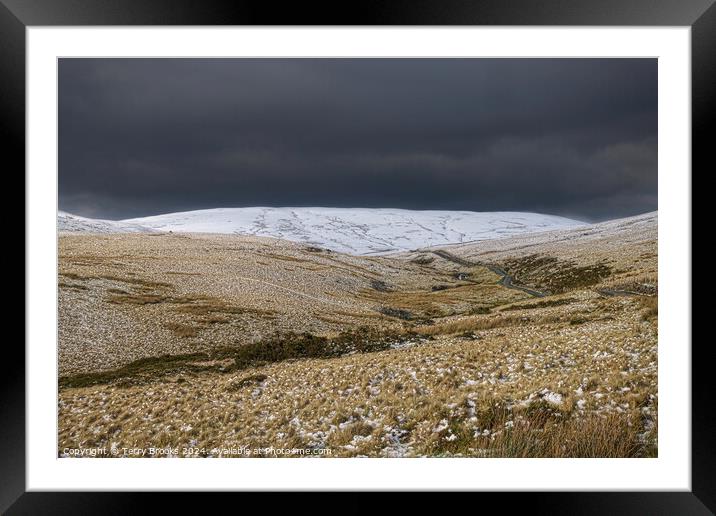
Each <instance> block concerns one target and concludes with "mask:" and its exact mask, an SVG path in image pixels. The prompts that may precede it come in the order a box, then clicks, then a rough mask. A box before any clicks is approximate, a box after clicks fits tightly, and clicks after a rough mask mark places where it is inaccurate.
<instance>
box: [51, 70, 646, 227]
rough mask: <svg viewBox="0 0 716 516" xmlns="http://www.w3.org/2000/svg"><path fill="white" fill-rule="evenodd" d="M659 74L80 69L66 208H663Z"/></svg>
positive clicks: (65, 149)
mask: <svg viewBox="0 0 716 516" xmlns="http://www.w3.org/2000/svg"><path fill="white" fill-rule="evenodd" d="M656 137H657V63H656V60H653V59H649V60H640V59H346V60H337V59H198V60H192V59H62V60H61V61H60V66H59V144H60V153H59V190H60V208H61V209H64V210H67V211H70V212H74V213H78V214H81V215H87V216H99V217H106V218H126V217H133V216H141V215H150V214H157V213H163V212H169V211H179V210H190V209H198V208H210V207H233V206H359V207H393V208H412V209H464V210H474V211H491V210H514V211H538V212H545V213H555V214H564V215H568V216H573V217H576V218H583V219H605V218H613V217H617V216H624V215H629V214H636V213H641V212H644V211H650V210H655V209H656V207H657V204H656V194H657V160H656V156H657V140H656Z"/></svg>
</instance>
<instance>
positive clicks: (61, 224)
mask: <svg viewBox="0 0 716 516" xmlns="http://www.w3.org/2000/svg"><path fill="white" fill-rule="evenodd" d="M57 229H58V230H59V231H69V232H82V233H146V232H152V231H154V230H153V229H151V228H146V227H142V226H140V225H139V224H131V223H126V222H119V221H115V220H101V219H88V218H86V217H80V216H78V215H72V214H71V213H67V212H65V211H58V212H57Z"/></svg>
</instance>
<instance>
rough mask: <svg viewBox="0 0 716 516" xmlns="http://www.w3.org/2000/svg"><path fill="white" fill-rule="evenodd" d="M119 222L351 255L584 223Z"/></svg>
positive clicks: (197, 216)
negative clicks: (314, 247) (270, 239)
mask: <svg viewBox="0 0 716 516" xmlns="http://www.w3.org/2000/svg"><path fill="white" fill-rule="evenodd" d="M122 223H123V224H133V225H140V226H143V227H148V228H152V229H154V230H159V231H174V232H193V233H234V234H239V235H257V236H268V237H275V238H283V239H286V240H291V241H294V242H302V243H306V244H312V245H317V246H323V247H327V248H329V249H332V250H334V251H340V252H346V253H351V254H373V253H386V252H392V251H403V250H410V249H416V248H419V247H427V246H436V245H445V244H455V243H462V242H470V241H476V240H485V239H493V238H503V237H509V236H514V235H520V234H524V233H530V232H534V231H547V230H552V229H566V228H573V227H578V226H584V225H585V223H583V222H578V221H575V220H571V219H567V218H563V217H557V216H553V215H540V214H537V213H519V212H485V213H478V212H470V211H414V210H398V209H370V208H220V209H212V210H199V211H188V212H181V213H170V214H166V215H157V216H153V217H143V218H137V219H128V220H124V221H122Z"/></svg>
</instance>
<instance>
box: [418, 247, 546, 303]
mask: <svg viewBox="0 0 716 516" xmlns="http://www.w3.org/2000/svg"><path fill="white" fill-rule="evenodd" d="M430 252H431V253H433V254H434V255H436V256H439V257H440V258H442V259H443V260H448V261H451V262H453V263H457V264H458V265H462V266H464V267H487V268H488V269H489V270H491V271H492V272H494V273H495V274H497V275H498V276H500V281H499V284H500V285H502V286H503V287H506V288H511V289H513V290H521V291H522V292H526V293H527V294H529V295H531V296H533V297H545V296H546V295H547V294H545V293H544V292H540V291H539V290H535V289H533V288H529V287H525V286H522V285H515V283H514V279H515V278H514V277H513V276H510V275H509V274H508V273H507V271H506V270H505V269H503V268H502V267H500V266H498V265H493V264H490V263H480V262H471V261H469V260H465V259H464V258H460V257H459V256H455V255H454V254H452V253H449V252H447V251H445V250H443V249H438V250H435V251H430Z"/></svg>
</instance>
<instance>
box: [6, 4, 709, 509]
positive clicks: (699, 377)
mask: <svg viewBox="0 0 716 516" xmlns="http://www.w3.org/2000/svg"><path fill="white" fill-rule="evenodd" d="M713 4H714V0H661V1H656V0H651V1H650V0H601V1H594V0H592V1H588V0H540V1H539V2H537V1H534V0H489V1H476V0H399V1H398V0H394V1H385V2H383V3H380V2H376V1H366V2H351V3H346V2H334V3H332V4H330V5H321V4H318V3H315V4H307V3H297V2H296V3H288V2H287V3H286V5H282V6H280V8H279V7H278V6H276V5H274V4H273V3H272V2H268V1H264V2H258V1H240V0H237V1H228V0H220V1H209V0H205V1H192V0H153V1H150V0H0V119H1V120H2V123H1V124H0V136H2V142H3V143H4V147H5V152H4V160H3V162H4V163H5V164H6V166H5V167H4V168H5V174H6V175H10V173H15V171H19V170H24V167H25V29H26V28H27V27H31V26H46V25H54V26H64V25H75V26H79V25H159V26H161V25H337V26H343V25H463V26H464V25H575V26H587V25H602V26H690V27H691V37H692V52H691V58H692V65H691V71H692V163H693V165H692V169H693V168H698V169H701V170H702V173H705V171H706V170H707V167H708V169H710V170H713V168H714V167H713V165H714V164H713V161H714V160H713V157H712V156H713V152H712V151H711V149H710V148H709V147H710V146H711V142H710V141H709V139H708V135H709V134H713V132H714V131H713V130H714V129H715V128H714V125H715V124H714V121H713V112H714V109H713V107H714V103H715V102H716V100H715V99H716V88H714V85H716V59H715V57H716V6H714V5H713ZM709 114H711V117H709ZM675 173H678V172H675ZM691 174H692V176H691V177H693V172H692V173H691ZM25 259H26V260H27V259H28V257H27V256H25ZM25 270H26V274H27V269H25ZM26 279H27V277H26ZM687 279H688V281H689V282H690V283H689V284H691V278H690V277H689V278H687ZM682 344H683V345H684V346H689V345H691V344H692V343H691V342H684V343H682ZM7 347H14V348H15V349H14V353H15V356H12V352H11V353H10V356H8V357H5V360H7V361H9V362H10V363H12V364H14V367H5V368H4V370H3V374H2V375H0V382H2V383H1V386H2V391H1V392H0V422H1V424H0V450H1V451H0V512H3V511H6V513H7V514H10V515H14V514H130V513H131V514H133V513H136V512H139V511H141V509H142V508H150V507H151V506H152V505H153V504H151V503H150V502H151V501H154V500H148V498H149V497H161V498H162V500H161V503H162V504H167V505H165V506H164V510H165V511H168V510H171V509H170V508H169V506H171V505H174V506H176V507H181V508H183V509H185V510H186V509H188V508H189V507H190V506H189V505H188V504H187V498H186V496H184V495H182V494H179V493H174V494H167V493H163V494H147V493H143V494H138V493H133V494H129V493H118V492H113V493H39V492H29V493H28V492H25V473H26V466H25V444H26V443H25V394H24V393H25V370H24V368H22V367H19V364H24V360H25V355H24V351H23V350H21V349H20V346H19V344H17V343H15V342H12V339H8V340H7V342H6V348H7ZM711 349H712V348H711V343H710V339H704V340H700V341H697V342H694V343H693V345H692V347H691V353H692V456H691V464H692V474H691V480H692V491H690V492H638V493H628V492H610V493H593V492H592V493H519V494H518V493H509V494H505V493H503V494H496V493H484V494H480V496H481V497H485V498H488V500H487V501H494V502H497V503H501V502H504V501H505V500H501V499H504V498H507V497H509V498H510V505H511V506H513V507H514V503H515V502H518V503H520V504H522V503H524V504H529V510H530V512H536V513H538V514H539V513H549V514H575V513H579V514H684V515H685V514H712V513H714V511H716V489H714V486H716V481H715V480H714V479H716V447H715V446H714V438H713V436H714V435H716V425H714V416H713V411H712V410H711V407H712V404H713V402H712V399H711V394H712V392H713V383H712V379H711V377H712V375H711V374H710V369H711V368H712V364H713V361H712V360H710V359H711V358H712V355H713V351H711ZM357 496H358V495H356V494H354V495H352V497H353V498H356V501H357ZM222 498H223V497H222ZM275 500H280V497H279V498H276V499H275ZM293 503H295V501H294V502H293ZM351 505H352V506H354V507H355V506H356V505H360V504H358V503H356V504H351V503H348V504H347V506H351ZM329 507H330V506H329Z"/></svg>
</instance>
